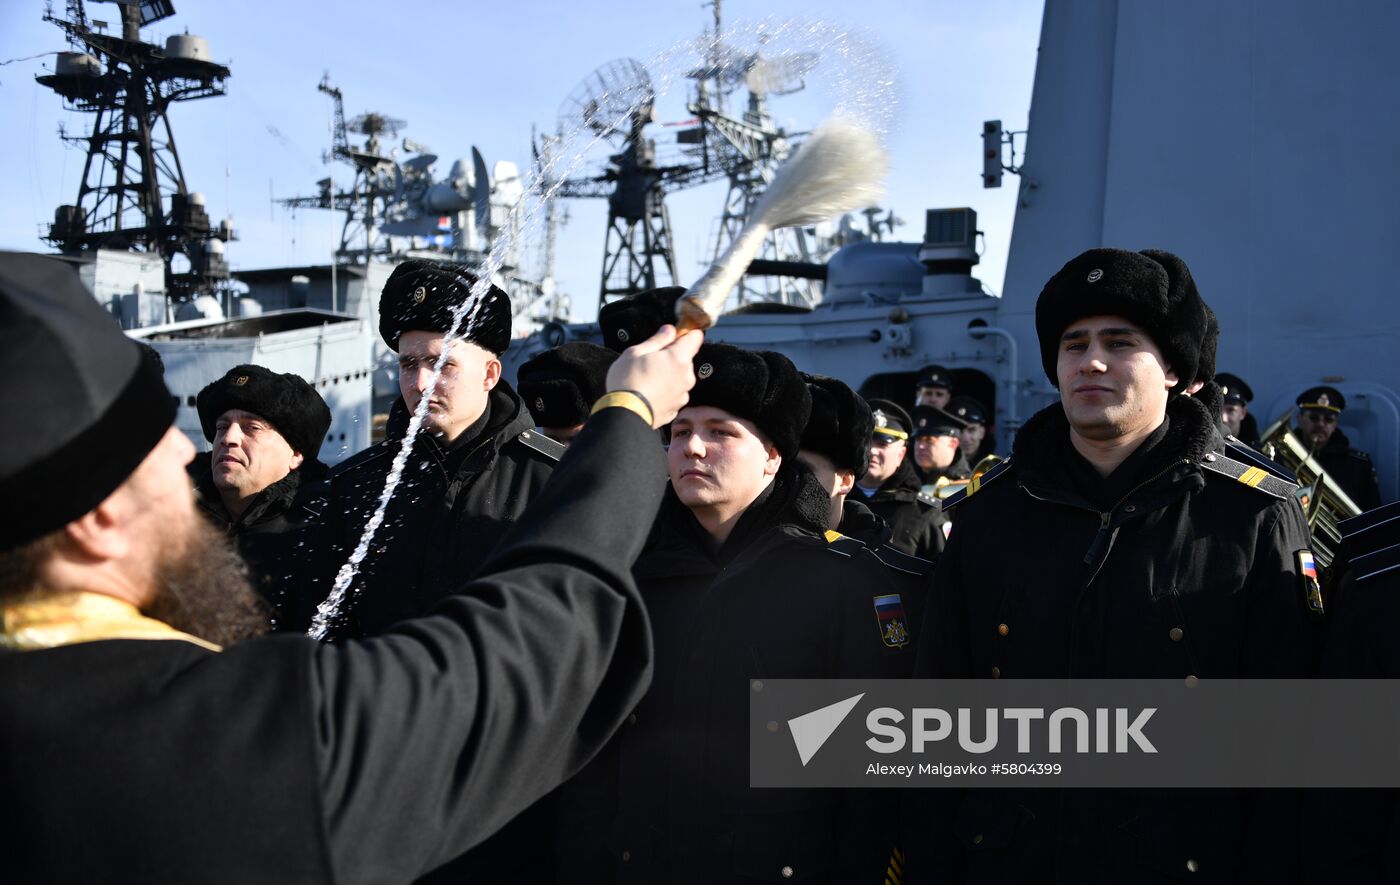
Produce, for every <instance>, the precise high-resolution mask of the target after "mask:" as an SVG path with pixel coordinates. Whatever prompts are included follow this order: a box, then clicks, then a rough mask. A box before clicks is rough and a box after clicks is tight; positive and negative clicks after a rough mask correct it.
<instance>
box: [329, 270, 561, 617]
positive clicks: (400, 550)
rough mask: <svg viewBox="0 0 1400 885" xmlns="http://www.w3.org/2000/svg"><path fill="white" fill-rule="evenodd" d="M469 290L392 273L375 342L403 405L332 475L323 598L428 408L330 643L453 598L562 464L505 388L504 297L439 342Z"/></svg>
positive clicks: (441, 275)
mask: <svg viewBox="0 0 1400 885" xmlns="http://www.w3.org/2000/svg"><path fill="white" fill-rule="evenodd" d="M475 284H476V277H475V276H474V275H473V273H472V272H471V271H470V270H468V269H467V268H466V267H464V266H462V265H442V264H434V263H432V262H428V261H421V260H418V259H412V260H409V261H405V262H404V263H403V264H401V265H399V266H398V267H397V268H396V269H395V270H394V272H393V274H391V275H390V276H389V280H388V282H386V283H385V284H384V291H383V294H382V295H381V297H380V301H379V334H380V336H381V337H382V338H383V339H384V343H385V344H387V345H388V346H389V347H390V349H392V350H394V351H395V352H396V353H398V355H399V392H400V393H401V396H400V398H399V399H398V400H397V401H396V402H395V403H394V406H393V408H392V410H391V411H390V416H389V425H388V430H387V434H386V439H385V440H384V441H383V442H381V443H378V444H376V445H373V446H371V447H370V448H368V449H365V450H364V451H362V452H360V453H359V454H357V455H353V456H351V457H350V458H348V459H347V460H345V461H343V462H341V463H340V464H338V465H337V466H336V467H335V468H334V469H332V471H331V477H330V482H331V491H330V498H331V501H330V505H329V508H328V514H329V515H330V519H328V522H329V523H330V525H329V528H328V529H327V534H328V536H329V537H328V543H326V544H323V545H322V546H323V547H324V548H326V549H325V552H324V553H323V555H322V556H321V560H322V572H323V574H322V586H320V587H319V588H318V591H319V592H320V595H322V596H324V595H325V592H326V591H328V590H329V588H330V580H331V579H333V578H334V576H335V575H336V573H337V572H338V570H339V569H340V567H341V565H342V564H343V563H344V562H345V560H346V559H347V558H348V557H349V556H350V554H351V552H352V551H354V550H355V548H356V545H357V544H359V543H360V538H361V535H362V534H363V532H364V528H365V525H366V524H367V523H368V522H369V520H370V518H371V516H372V515H373V514H374V512H375V510H376V509H377V508H378V506H379V497H380V494H381V493H382V492H383V490H384V485H385V481H386V480H387V479H388V476H389V473H390V471H391V469H392V468H393V464H394V459H395V456H396V455H397V454H398V452H399V449H400V447H401V446H402V444H403V440H404V437H405V436H406V434H407V430H408V426H409V419H410V417H411V416H412V415H413V413H414V412H415V411H416V410H417V409H418V407H419V403H420V401H422V400H423V399H424V398H427V403H428V404H427V411H426V413H425V416H424V419H423V431H422V432H421V433H419V434H418V436H417V437H416V438H415V440H414V443H413V450H412V452H411V453H410V454H409V456H408V459H407V461H406V462H405V464H404V469H403V475H402V480H401V482H400V484H399V487H398V491H397V493H396V494H395V495H394V497H393V498H392V499H391V500H390V501H389V504H388V509H387V510H386V511H385V513H384V518H383V522H382V524H381V526H380V528H379V530H378V532H377V533H376V535H375V537H374V540H373V546H372V547H371V548H370V555H369V556H367V557H366V558H365V560H364V562H363V563H362V564H361V565H360V569H359V574H358V575H357V577H356V579H355V583H354V585H353V586H352V591H351V597H350V600H349V602H350V605H349V606H347V608H346V610H344V611H342V619H341V620H340V621H338V622H337V623H336V624H335V625H334V629H333V632H332V634H331V635H332V638H335V637H342V636H347V635H372V634H374V633H378V632H380V631H382V630H384V629H385V628H387V627H388V626H389V625H391V624H393V623H395V622H397V621H401V620H403V619H404V618H409V617H414V616H416V615H419V614H422V613H423V612H425V611H427V610H428V609H429V608H430V607H431V606H432V605H433V603H435V602H437V601H438V600H439V599H441V598H442V597H443V596H445V595H446V594H448V593H451V592H453V591H454V590H455V589H456V588H457V587H458V586H460V585H461V583H462V581H464V580H466V579H467V578H469V577H471V576H472V575H473V574H474V573H475V572H476V570H477V569H478V568H479V567H480V566H481V564H482V563H483V562H485V561H486V558H487V556H488V555H490V553H491V550H492V549H493V548H494V547H495V546H496V542H497V541H499V540H500V538H501V536H502V535H504V534H505V532H506V530H507V529H508V528H509V527H510V525H511V523H513V522H514V521H515V520H516V519H518V518H519V517H520V514H522V513H523V512H524V511H525V506H526V505H527V504H529V503H530V500H531V499H532V498H534V496H535V495H536V494H537V493H538V492H539V490H540V489H541V488H542V487H543V486H544V484H545V481H546V480H547V479H549V474H550V472H551V471H552V470H553V469H554V465H555V463H557V461H558V459H559V457H560V455H562V454H563V452H564V447H563V446H561V445H559V444H558V443H556V442H554V441H553V440H551V439H549V438H548V437H545V436H544V435H543V434H541V433H539V432H537V431H536V430H535V429H534V428H535V421H534V418H533V417H531V415H530V410H529V409H527V408H526V407H525V403H524V402H523V401H522V400H521V398H520V396H519V395H518V394H517V393H516V392H515V391H514V390H513V389H512V388H511V386H510V385H509V384H508V383H507V382H506V381H505V380H504V379H502V378H501V361H500V355H501V353H503V352H504V351H505V349H506V347H507V346H508V345H509V344H510V326H511V314H510V298H509V297H508V296H507V295H506V293H505V292H503V291H501V290H500V289H498V288H496V287H495V286H494V285H493V286H490V287H489V288H488V289H487V291H486V293H485V295H484V296H483V297H482V298H481V299H480V300H479V301H478V302H477V303H476V304H474V305H472V307H471V309H470V310H468V311H466V313H465V315H464V316H462V317H460V318H458V319H457V323H456V331H457V333H458V334H459V335H460V337H458V338H450V336H449V335H448V331H449V330H451V329H452V328H453V319H454V311H455V310H456V309H457V308H458V307H459V306H460V305H461V304H463V303H464V302H465V301H466V300H467V299H468V298H470V297H471V295H470V291H471V289H472V287H473V286H474V285H475ZM449 342H450V348H451V350H450V353H449V354H448V356H447V359H446V361H445V362H444V363H443V367H442V373H441V375H440V376H439V377H438V379H437V383H436V384H435V385H434V386H433V387H432V388H431V389H429V387H428V383H429V381H430V380H431V377H432V374H433V367H434V365H435V364H436V363H437V362H438V361H439V359H440V357H441V354H442V353H443V350H444V348H447V347H448V346H449Z"/></svg>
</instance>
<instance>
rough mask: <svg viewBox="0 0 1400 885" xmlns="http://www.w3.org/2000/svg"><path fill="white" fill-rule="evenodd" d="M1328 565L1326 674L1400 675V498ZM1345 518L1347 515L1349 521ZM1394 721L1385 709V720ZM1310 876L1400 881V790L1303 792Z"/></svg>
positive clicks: (1321, 882)
mask: <svg viewBox="0 0 1400 885" xmlns="http://www.w3.org/2000/svg"><path fill="white" fill-rule="evenodd" d="M1362 519H1363V520H1365V521H1366V522H1367V523H1368V524H1369V527H1370V528H1369V531H1365V532H1359V533H1357V535H1355V536H1351V537H1348V536H1347V535H1344V536H1343V540H1342V543H1341V545H1340V546H1339V549H1338V552H1337V558H1336V559H1335V560H1333V562H1332V564H1331V565H1330V566H1329V567H1328V569H1327V572H1326V578H1325V581H1326V591H1325V598H1326V600H1327V615H1328V620H1329V626H1328V631H1327V641H1326V649H1325V652H1324V654H1323V657H1322V665H1321V673H1320V675H1322V676H1324V677H1327V678H1337V679H1400V642H1397V639H1396V637H1397V636H1400V568H1397V567H1396V566H1397V565H1400V546H1396V545H1397V544H1400V526H1397V523H1400V503H1397V504H1388V505H1386V506H1385V507H1383V508H1381V509H1380V510H1375V511H1372V512H1371V513H1370V514H1367V517H1363V518H1362ZM1345 525H1346V523H1343V526H1345ZM1387 724H1388V725H1389V727H1390V728H1391V729H1392V732H1393V730H1394V728H1395V725H1394V717H1393V716H1392V717H1391V721H1390V722H1389V723H1387V722H1386V719H1385V718H1384V717H1378V719H1377V725H1378V727H1381V728H1384V727H1386V725H1387ZM1304 820H1305V821H1307V822H1308V838H1307V839H1306V840H1304V842H1303V864H1304V876H1303V880H1304V881H1305V882H1307V883H1309V885H1313V883H1316V885H1329V883H1332V882H1347V883H1349V885H1382V883H1393V882H1400V790H1395V789H1373V790H1359V789H1322V790H1308V791H1305V793H1304Z"/></svg>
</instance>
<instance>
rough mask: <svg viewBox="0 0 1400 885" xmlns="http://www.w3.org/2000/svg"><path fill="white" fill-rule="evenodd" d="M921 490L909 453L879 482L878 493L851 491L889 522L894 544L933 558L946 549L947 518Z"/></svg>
mask: <svg viewBox="0 0 1400 885" xmlns="http://www.w3.org/2000/svg"><path fill="white" fill-rule="evenodd" d="M922 489H923V483H922V481H921V480H920V479H919V474H918V471H916V470H915V469H914V464H913V455H912V453H906V454H905V456H904V461H903V462H902V463H901V464H900V465H899V468H898V469H897V470H895V472H894V473H892V474H890V478H889V479H887V480H885V481H884V482H883V483H881V484H880V488H878V489H876V490H875V494H873V495H870V496H869V497H864V494H863V492H852V493H851V496H852V497H856V496H857V495H860V496H861V497H862V499H863V500H862V502H861V503H863V504H865V506H867V507H869V508H870V510H871V511H872V512H873V513H874V514H875V515H876V516H878V517H880V518H881V519H883V520H884V521H885V522H887V523H889V524H890V528H891V529H893V531H894V537H893V538H892V539H891V540H890V543H891V544H893V545H894V546H895V547H897V548H899V549H900V550H903V551H904V552H905V553H910V554H913V555H914V556H917V557H919V558H921V559H927V560H930V561H932V560H935V559H937V558H938V554H939V553H940V552H941V551H942V550H943V543H944V539H945V537H946V535H944V533H943V526H944V525H945V524H946V523H947V519H946V518H945V517H944V516H943V513H942V512H941V511H940V510H939V509H938V504H937V502H936V501H934V500H933V499H932V498H930V497H928V496H927V495H925V494H923V492H922Z"/></svg>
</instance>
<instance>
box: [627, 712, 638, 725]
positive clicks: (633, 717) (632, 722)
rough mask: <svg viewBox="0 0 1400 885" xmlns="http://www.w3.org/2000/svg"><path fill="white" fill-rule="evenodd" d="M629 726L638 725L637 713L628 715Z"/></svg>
mask: <svg viewBox="0 0 1400 885" xmlns="http://www.w3.org/2000/svg"><path fill="white" fill-rule="evenodd" d="M627 724H628V725H636V724H637V714H636V713H628V714H627Z"/></svg>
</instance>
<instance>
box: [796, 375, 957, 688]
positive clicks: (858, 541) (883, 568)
mask: <svg viewBox="0 0 1400 885" xmlns="http://www.w3.org/2000/svg"><path fill="white" fill-rule="evenodd" d="M802 380H804V381H805V382H807V391H808V392H809V393H810V394H811V395H812V414H811V417H809V418H808V419H807V427H806V429H804V430H803V431H802V440H801V443H800V445H801V448H800V450H799V451H798V453H797V459H798V460H799V461H801V462H802V463H803V464H804V465H806V467H807V469H808V470H810V471H812V475H813V476H815V477H816V478H817V482H819V483H821V485H822V488H823V489H825V490H826V492H827V494H828V495H830V496H831V516H830V519H829V521H828V522H827V528H828V531H827V532H826V539H827V542H828V543H830V544H831V545H832V547H833V548H834V549H835V551H836V552H838V553H840V554H841V555H843V556H851V557H854V558H857V559H863V560H866V562H867V565H868V566H869V571H870V572H871V575H870V578H869V579H868V580H867V581H865V582H863V583H862V584H860V585H859V589H862V590H863V589H864V588H865V587H869V586H875V585H878V584H885V585H889V586H891V587H893V588H894V589H895V590H896V591H897V592H898V593H899V594H900V598H901V600H902V602H903V606H904V609H905V612H906V614H907V615H908V618H909V623H911V624H917V623H919V618H920V616H921V614H922V612H923V605H924V601H925V598H926V596H927V594H928V576H929V575H931V573H932V570H933V563H931V562H929V561H928V560H926V559H920V558H919V557H917V556H913V555H910V554H908V553H905V552H904V551H902V550H899V549H898V548H895V547H892V546H890V543H889V541H890V538H891V536H892V535H893V534H894V531H893V529H891V528H890V526H889V524H888V523H886V522H885V521H884V520H883V519H881V518H880V517H878V516H876V515H875V514H874V513H873V512H871V510H870V508H869V507H866V506H865V504H863V503H861V502H860V501H858V500H855V499H853V498H851V497H850V494H851V490H852V488H853V487H854V486H855V484H856V480H858V479H859V478H860V477H862V476H864V475H865V471H866V470H867V469H868V467H869V465H870V440H871V436H872V434H873V432H874V425H875V421H874V419H873V418H872V417H871V414H870V405H869V404H868V403H866V401H865V400H864V399H863V398H862V397H861V396H860V394H858V393H856V392H855V391H854V390H851V388H849V387H847V386H846V384H845V383H844V382H842V381H839V380H838V379H836V378H828V377H827V376H825V375H808V374H807V373H805V372H804V373H802ZM908 657H909V664H910V665H911V666H912V665H913V656H912V655H910V656H908Z"/></svg>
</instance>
